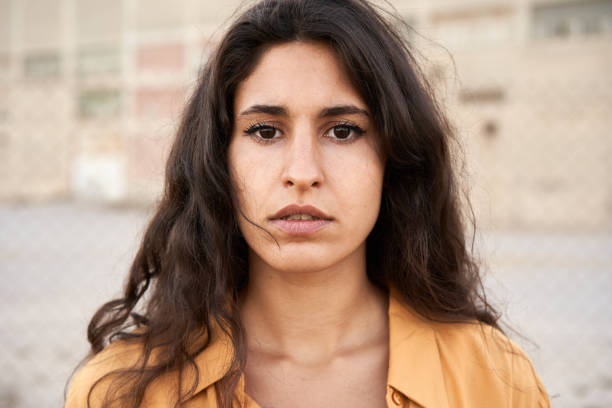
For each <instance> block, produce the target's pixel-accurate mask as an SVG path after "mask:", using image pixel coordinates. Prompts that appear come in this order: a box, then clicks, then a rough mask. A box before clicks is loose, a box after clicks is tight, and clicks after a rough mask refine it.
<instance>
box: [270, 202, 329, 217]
mask: <svg viewBox="0 0 612 408" xmlns="http://www.w3.org/2000/svg"><path fill="white" fill-rule="evenodd" d="M270 219H271V220H284V221H320V220H324V221H332V220H333V219H332V217H330V216H329V215H327V214H325V213H324V212H323V211H321V210H319V209H318V208H317V207H313V206H311V205H297V204H292V205H288V206H287V207H284V208H282V209H281V210H280V211H278V212H277V213H276V214H274V215H273V216H272V217H270Z"/></svg>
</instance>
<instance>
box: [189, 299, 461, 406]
mask: <svg viewBox="0 0 612 408" xmlns="http://www.w3.org/2000/svg"><path fill="white" fill-rule="evenodd" d="M388 316H389V372H388V376H387V385H388V386H391V387H392V388H394V389H395V390H397V391H399V392H401V393H402V394H404V396H405V397H406V398H408V399H410V400H412V401H414V402H416V403H417V404H419V405H421V406H423V407H425V408H429V407H436V408H449V407H448V399H447V396H446V388H445V385H444V376H443V374H442V363H441V361H440V354H439V350H438V343H437V340H436V334H435V331H434V329H433V328H432V326H431V324H430V323H428V321H427V320H426V319H425V318H423V317H421V316H420V315H418V314H417V313H416V312H415V311H414V310H412V308H410V307H409V306H407V305H405V304H403V303H402V302H401V300H400V298H399V295H398V293H397V291H396V290H395V289H393V288H392V289H391V290H390V292H389V309H388ZM215 332H216V334H215V335H214V337H213V339H212V340H211V344H210V345H209V346H208V347H207V348H206V349H205V350H204V351H203V352H201V353H200V354H198V355H197V356H196V358H195V363H196V366H197V367H198V374H199V375H198V385H197V387H196V389H195V393H196V394H197V393H198V392H200V391H202V390H203V389H205V388H207V387H209V386H210V385H211V384H214V383H215V382H217V381H219V380H220V379H221V378H222V377H223V376H224V375H225V373H226V372H227V370H228V369H229V367H230V364H231V359H232V354H233V345H232V343H231V340H230V339H229V337H228V336H227V335H226V334H225V333H224V332H223V331H222V330H216V331H213V333H215ZM185 378H186V379H188V378H191V376H189V375H188V376H186V377H185ZM185 384H186V385H187V386H188V384H190V381H188V380H187V381H186V382H185ZM238 387H239V389H240V390H243V388H244V376H243V377H242V378H241V379H240V383H239V384H238ZM239 394H240V395H241V396H242V392H240V393H239Z"/></svg>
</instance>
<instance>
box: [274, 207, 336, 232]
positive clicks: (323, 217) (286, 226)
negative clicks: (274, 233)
mask: <svg viewBox="0 0 612 408" xmlns="http://www.w3.org/2000/svg"><path fill="white" fill-rule="evenodd" d="M295 214H308V215H311V216H313V217H317V218H319V219H318V220H283V219H282V217H286V216H289V215H295ZM270 222H271V223H272V224H273V225H274V226H276V227H277V228H278V229H280V230H281V231H283V232H285V233H287V234H289V235H309V234H312V233H314V232H317V231H319V230H320V229H322V228H325V227H326V226H327V225H329V224H330V223H332V222H333V218H332V217H330V216H329V215H327V214H325V213H324V212H323V211H321V210H319V209H318V208H317V207H313V206H312V205H297V204H291V205H288V206H286V207H284V208H282V209H281V210H279V211H278V212H277V213H276V214H274V215H273V216H272V217H270Z"/></svg>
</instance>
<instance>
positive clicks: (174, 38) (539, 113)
mask: <svg viewBox="0 0 612 408" xmlns="http://www.w3.org/2000/svg"><path fill="white" fill-rule="evenodd" d="M240 3H242V2H240V1H236V0H232V1H225V2H210V1H200V0H181V1H178V2H172V3H169V2H166V1H161V0H159V1H158V0H156V1H149V0H147V1H144V0H112V1H108V2H104V6H103V7H102V6H101V4H102V3H100V2H99V1H94V0H87V1H80V0H79V1H76V0H53V1H50V0H23V1H20V0H19V1H18V0H0V11H1V12H0V16H1V17H0V27H1V28H0V177H1V178H0V199H2V200H5V201H6V200H8V201H11V200H16V199H24V200H32V199H33V200H41V199H54V198H57V197H73V198H78V199H87V200H101V201H103V202H117V201H118V202H123V201H142V202H150V200H152V199H154V198H155V197H156V196H157V195H158V194H159V191H160V187H161V180H162V176H163V163H164V159H165V155H166V154H167V150H168V146H169V144H170V142H171V139H172V136H173V133H174V131H175V129H176V124H177V120H178V117H179V115H180V111H181V109H182V107H183V105H184V102H185V100H186V97H187V95H188V94H189V90H190V89H191V87H192V86H193V81H194V78H195V76H196V73H197V70H198V68H199V66H200V64H201V62H202V61H203V60H204V59H205V57H206V49H207V47H209V40H210V39H211V37H212V38H214V37H215V36H218V35H219V34H220V33H221V32H222V31H221V30H220V28H219V26H220V25H222V23H223V22H224V21H225V22H226V21H227V19H228V17H229V15H230V14H231V12H232V10H233V9H234V7H235V6H236V5H238V4H240ZM393 3H394V5H395V7H396V8H397V10H398V12H399V13H400V14H401V15H402V17H403V18H405V19H406V20H407V21H409V22H410V23H411V24H413V25H414V27H415V28H416V30H417V32H418V33H420V34H421V35H422V36H419V35H413V36H412V38H413V41H414V42H415V45H416V46H417V48H418V49H419V50H421V51H422V52H423V54H424V55H425V56H426V57H427V61H424V65H425V67H426V72H428V73H430V76H431V79H432V81H433V82H435V84H436V88H437V89H438V91H439V94H440V97H441V100H442V101H443V102H444V103H445V105H446V107H447V109H448V111H449V113H450V115H451V118H452V120H453V122H454V123H455V126H456V128H457V130H458V134H459V136H460V139H461V140H462V142H463V144H464V147H465V150H466V157H467V167H466V168H467V172H468V173H467V174H468V176H469V179H468V184H469V185H470V186H471V188H472V197H473V201H474V204H475V207H476V209H477V211H478V216H479V220H480V221H481V224H483V225H487V226H491V227H496V228H519V227H520V228H539V229H541V228H546V229H559V228H561V229H568V228H569V229H585V228H586V229H602V228H608V229H609V228H610V227H611V226H612V183H611V182H610V181H609V179H608V174H610V172H611V170H612V168H611V166H612V165H611V164H610V162H611V160H610V158H611V157H612V137H611V135H610V129H612V126H611V125H612V123H611V120H612V119H611V118H612V115H611V113H612V112H610V110H611V106H612V103H611V102H612V80H611V79H610V78H611V77H610V75H609V74H608V73H609V72H610V68H611V65H612V64H611V63H612V57H611V56H612V41H611V40H612V35H611V33H610V31H612V28H610V29H609V30H608V31H607V32H606V31H605V30H604V32H603V33H601V34H595V35H589V36H580V35H577V36H568V37H567V38H545V37H546V36H542V35H540V34H538V31H537V28H538V27H539V26H538V27H536V26H535V25H534V21H535V20H534V19H535V17H534V16H535V8H536V6H538V5H543V4H561V3H559V2H554V1H548V2H546V3H543V2H541V1H540V2H533V1H529V0H521V1H482V0H481V1H473V0H469V1H468V0H462V1H457V0H453V1H447V0H436V1H429V0H428V1H424V0H410V1H395V2H393ZM566 3H567V2H565V3H563V4H566ZM575 3H576V4H586V3H587V1H586V0H585V1H583V2H580V1H577V2H575ZM591 3H593V2H591ZM594 3H597V7H603V9H602V10H607V9H605V8H606V7H608V3H610V2H605V1H595V2H594ZM572 10H573V9H570V11H567V13H570V14H571V13H572V12H573V11H572ZM564 12H565V11H564ZM538 18H539V17H538ZM572 21H574V20H572ZM606 21H607V20H606ZM571 24H572V25H571V27H575V24H576V23H575V21H574V22H572V23H571ZM572 29H573V28H572ZM451 55H452V57H451Z"/></svg>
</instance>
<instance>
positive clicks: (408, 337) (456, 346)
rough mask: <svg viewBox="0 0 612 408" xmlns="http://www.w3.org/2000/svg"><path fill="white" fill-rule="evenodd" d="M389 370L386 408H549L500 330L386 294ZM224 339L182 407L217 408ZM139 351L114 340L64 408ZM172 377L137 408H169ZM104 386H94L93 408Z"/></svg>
mask: <svg viewBox="0 0 612 408" xmlns="http://www.w3.org/2000/svg"><path fill="white" fill-rule="evenodd" d="M389 347H390V348H389V371H388V376H387V396H386V402H387V407H413V408H417V407H423V408H493V407H494V408H500V407H517V408H518V407H521V408H529V407H539V408H545V407H550V401H549V399H548V395H547V394H546V391H545V390H544V387H543V386H542V383H541V382H540V379H539V378H538V375H537V374H536V372H535V371H534V369H533V366H532V364H531V361H530V360H529V357H527V355H526V354H525V352H524V351H523V350H521V349H520V348H519V347H518V346H517V345H516V344H514V343H513V342H512V341H511V340H509V339H508V338H507V337H505V336H504V335H503V334H502V333H501V332H499V331H498V330H496V329H494V328H492V327H490V326H487V325H484V324H479V323H435V322H431V321H429V320H426V319H424V318H422V317H421V316H420V315H418V314H417V313H415V312H414V311H412V310H411V309H410V308H409V307H407V306H406V305H404V304H402V303H400V301H399V300H398V298H397V297H396V296H395V295H394V293H393V291H391V294H390V296H389ZM231 353H232V347H231V343H230V342H229V339H227V338H221V337H219V338H215V339H213V341H212V343H211V345H210V346H209V347H207V348H206V349H205V350H204V351H203V352H202V353H200V354H199V355H198V356H197V357H196V360H195V362H196V364H197V366H198V369H199V373H198V375H199V378H198V386H197V388H196V389H195V394H194V395H193V397H192V398H191V399H190V400H189V401H188V402H187V403H186V404H185V405H183V406H184V407H186V408H196V407H197V408H202V407H209V408H212V407H217V401H216V393H215V384H216V382H217V381H218V380H219V379H220V378H221V377H222V376H223V375H224V373H225V371H226V370H227V368H228V365H229V362H230V358H231V355H232V354H231ZM138 356H139V346H138V345H137V344H133V343H131V344H128V343H125V342H121V341H117V342H114V343H113V344H111V345H110V346H108V347H107V348H106V349H104V350H103V351H101V352H100V353H98V354H97V355H95V356H94V357H93V358H92V359H91V360H90V361H88V362H87V364H86V365H85V366H84V367H83V368H82V369H81V370H79V372H77V374H76V375H75V377H74V379H73V381H72V383H71V385H70V390H69V392H68V396H67V400H66V405H65V407H66V408H83V407H87V394H88V392H89V389H90V387H91V386H92V384H93V383H94V382H95V381H96V380H97V379H99V378H100V377H102V376H103V375H104V374H106V373H108V372H110V371H112V370H114V369H117V368H126V367H129V366H130V365H132V364H134V363H135V361H136V359H137V358H138ZM182 376H183V377H182V378H183V380H184V381H183V384H185V385H184V387H185V388H186V387H188V386H189V384H192V383H193V382H192V380H193V379H194V376H195V371H194V370H193V369H185V371H184V372H183V373H182ZM177 379H178V375H177V373H176V372H175V373H168V374H165V375H163V376H161V377H160V378H158V379H156V380H155V381H154V382H153V383H152V384H151V385H150V386H149V388H148V389H147V391H146V393H145V397H144V401H143V404H142V406H143V407H148V408H168V407H173V406H174V403H175V398H176V389H177V384H178V380H177ZM109 383H110V381H105V382H102V383H101V384H99V385H98V386H97V387H96V388H95V389H94V392H93V394H92V398H91V400H90V401H91V407H92V408H97V407H99V404H100V402H101V401H102V400H103V397H104V393H105V390H106V389H107V388H108V385H109ZM236 392H237V397H238V400H239V401H240V402H241V405H240V406H241V407H245V408H259V406H258V405H257V403H256V402H255V401H253V400H252V399H251V398H249V396H248V395H247V394H246V393H245V392H244V376H242V378H241V380H240V383H239V386H238V388H237V391H236Z"/></svg>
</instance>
